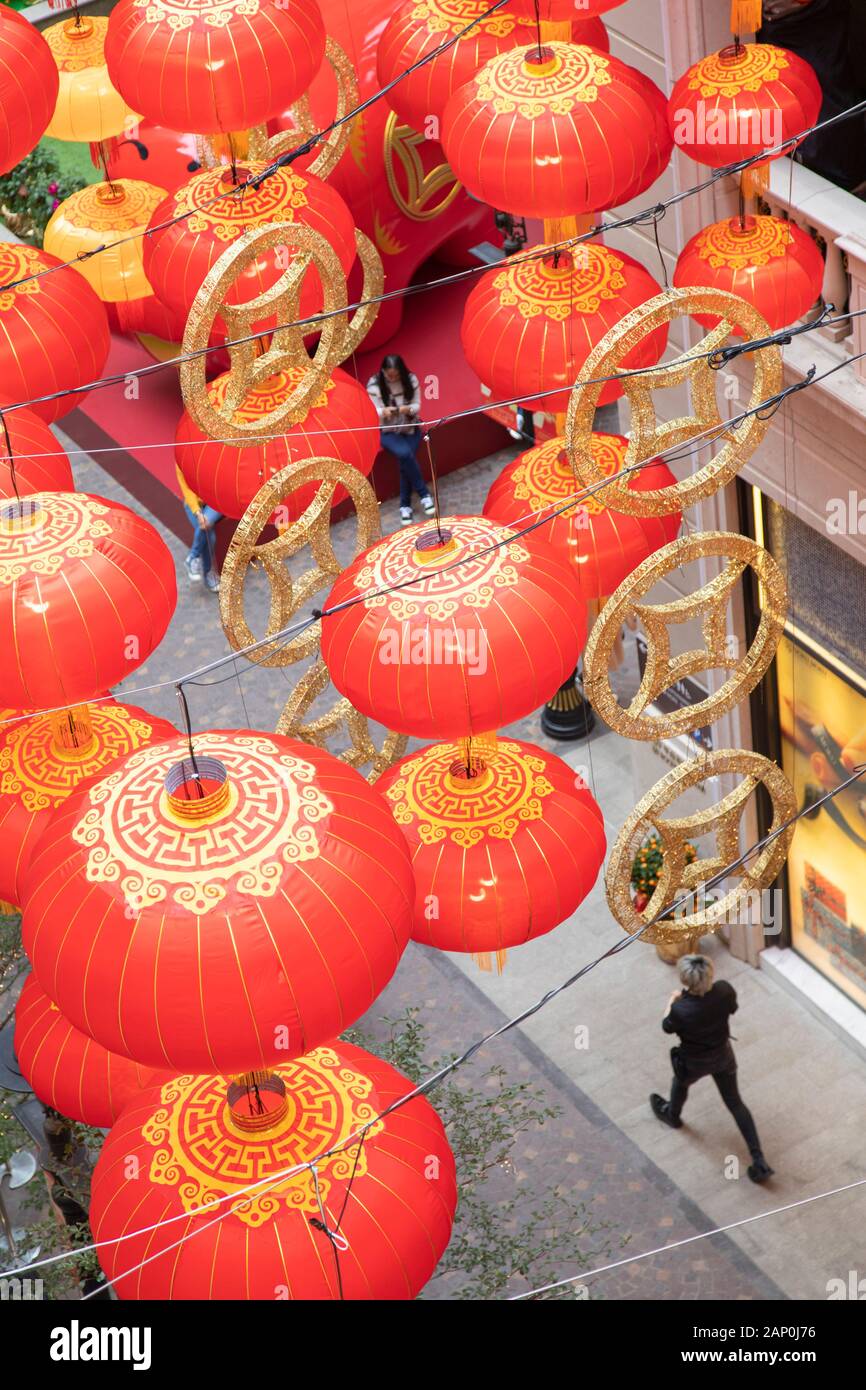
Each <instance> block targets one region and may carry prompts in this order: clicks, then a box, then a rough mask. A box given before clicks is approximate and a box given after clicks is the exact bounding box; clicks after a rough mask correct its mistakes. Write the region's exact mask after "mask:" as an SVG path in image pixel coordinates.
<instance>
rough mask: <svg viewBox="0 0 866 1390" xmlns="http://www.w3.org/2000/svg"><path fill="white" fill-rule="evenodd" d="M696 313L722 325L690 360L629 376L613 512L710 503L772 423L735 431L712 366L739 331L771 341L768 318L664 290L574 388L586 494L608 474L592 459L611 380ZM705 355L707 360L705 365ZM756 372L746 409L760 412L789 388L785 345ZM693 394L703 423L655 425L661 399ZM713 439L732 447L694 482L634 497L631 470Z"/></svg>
mask: <svg viewBox="0 0 866 1390" xmlns="http://www.w3.org/2000/svg"><path fill="white" fill-rule="evenodd" d="M695 314H707V315H712V316H720V317H721V322H720V323H719V324H718V325H717V326H716V327H715V328H714V329H712V331H711V332H709V333H707V334H706V335H705V336H704V337H703V338H702V339H701V341H700V342H699V343H698V344H697V345H696V346H695V347H693V348H690V349H689V351H688V352H687V353H684V354H682V355H681V356H680V357H677V358H675V359H674V361H672V362H667V363H665V364H664V365H663V366H659V367H658V368H654V369H652V370H649V371H646V372H642V373H640V374H635V375H629V374H628V372H627V371H625V372H624V373H623V375H622V377H621V382H622V388H623V392H624V394H625V397H626V400H627V401H628V403H629V407H630V409H631V437H630V439H629V442H628V448H627V450H626V454H625V458H624V460H623V471H622V477H621V478H620V479H619V481H617V482H613V483H611V484H609V485H608V486H607V487H606V488H605V493H604V498H605V503H606V505H607V506H608V507H610V508H611V510H612V511H617V512H625V513H626V514H627V515H629V516H664V515H666V514H667V513H669V512H678V511H682V509H683V508H684V507H688V506H691V505H692V504H693V503H695V502H700V501H702V500H703V499H704V498H706V497H711V496H712V495H713V493H714V492H717V491H718V490H719V488H721V487H724V486H725V484H726V483H728V482H730V481H731V479H732V478H733V477H735V475H736V474H737V472H738V471H739V469H740V468H741V467H742V466H743V464H744V463H745V462H746V461H747V459H749V458H750V457H751V455H752V454H753V453H754V451H755V449H756V448H757V447H758V445H759V444H760V442H761V440H762V439H763V438H764V435H765V434H766V432H767V429H768V428H769V424H770V421H769V419H768V418H764V419H760V418H759V417H758V416H757V415H750V416H748V418H747V419H745V420H743V421H741V423H740V424H738V425H727V424H726V422H725V421H723V420H722V417H721V415H720V414H719V403H718V399H717V396H716V386H717V379H718V372H717V371H715V370H714V369H713V368H712V367H711V366H710V357H709V354H712V353H715V352H717V351H718V349H719V348H720V347H721V346H722V345H723V344H724V343H725V342H726V341H727V340H728V338H729V337H730V336H731V332H732V329H733V327H734V326H737V327H739V328H740V329H742V331H743V332H744V333H745V334H746V336H747V337H748V338H764V337H766V336H767V335H768V334H769V333H770V326H769V324H768V323H767V321H766V319H764V318H762V316H761V315H760V314H759V313H758V311H757V310H756V309H754V308H753V307H752V306H751V305H750V304H747V303H746V301H745V300H744V299H741V298H740V296H739V295H736V294H728V293H726V292H725V291H724V290H717V289H710V288H706V289H700V288H698V289H692V288H689V289H679V290H665V292H664V293H663V294H659V295H656V297H655V298H654V299H650V300H647V302H646V304H642V305H641V306H640V308H638V309H633V310H632V312H631V313H629V314H626V315H625V316H624V317H623V318H622V319H620V321H619V323H617V324H616V325H615V326H614V327H613V328H611V329H610V331H609V332H608V333H606V334H605V336H604V337H603V338H602V340H601V342H600V343H598V344H597V346H596V347H595V348H594V349H593V351H592V352H591V353H590V354H589V357H588V358H587V359H586V362H585V364H584V366H583V368H582V369H581V376H583V377H585V378H587V382H586V384H584V385H579V386H575V388H574V390H573V391H572V393H571V397H570V399H569V402H568V412H567V414H566V420H565V448H566V451H567V453H568V456H569V459H570V461H571V465H572V467H573V468H574V471H575V474H576V476H577V480H578V482H579V483H581V485H582V486H583V487H590V486H592V485H593V484H595V483H601V482H602V481H603V480H604V479H603V474H602V472H601V471H600V469H599V468H598V466H597V464H596V463H595V461H594V460H593V456H592V447H591V445H592V428H593V423H592V422H593V416H594V414H595V410H596V406H597V404H598V398H599V396H600V394H601V391H602V389H603V384H604V383H603V382H602V381H601V380H599V378H602V377H608V376H612V375H614V374H616V373H617V372H618V371H619V370H620V367H621V363H622V362H623V360H624V359H625V358H626V357H627V355H628V354H629V353H630V352H632V351H633V350H634V348H635V347H636V345H637V344H638V343H640V342H641V341H642V340H643V339H644V338H645V337H647V335H648V334H650V333H653V332H654V331H655V330H656V329H659V328H663V327H664V326H665V325H666V324H669V323H671V322H672V321H673V320H674V319H677V318H682V317H684V316H691V315H695ZM698 354H706V355H703V356H699V355H698ZM754 363H755V373H754V379H753V381H752V391H751V396H750V399H749V402H748V404H747V405H746V406H745V410H752V409H754V408H755V407H756V406H759V405H761V403H762V402H764V401H767V400H769V399H771V398H772V397H773V396H775V395H776V394H777V393H778V392H779V391H780V390H781V389H782V354H781V350H780V349H779V348H778V347H777V346H776V345H772V346H770V347H765V348H762V349H761V350H760V352H756V353H755V354H754ZM685 383H688V384H689V387H690V388H691V399H692V404H693V406H694V414H693V415H687V416H681V417H679V418H678V419H675V420H669V421H667V422H663V423H660V422H659V420H658V419H657V417H656V412H655V405H654V403H653V391H655V390H657V389H665V388H669V387H676V386H682V385H684V384H685ZM707 431H709V432H710V437H711V438H716V439H719V440H723V441H724V442H723V444H722V447H721V449H719V451H718V453H717V454H716V455H715V456H714V457H713V458H712V459H711V460H710V461H709V463H705V464H704V465H703V467H701V468H698V469H697V470H696V471H695V472H694V473H692V474H691V475H690V477H688V478H685V479H683V480H682V481H681V482H678V483H676V484H675V485H674V484H671V485H670V486H668V487H664V488H651V489H649V490H647V491H646V492H635V491H631V490H630V489H629V486H628V484H629V475H628V471H627V470H628V469H629V468H630V467H633V466H634V464H637V463H643V462H644V461H645V460H647V459H651V458H655V457H656V456H657V455H658V454H661V453H662V452H663V451H664V450H665V449H673V448H676V447H677V446H679V445H682V444H686V443H688V442H689V441H690V440H692V439H695V438H696V437H697V436H704V435H705V432H707Z"/></svg>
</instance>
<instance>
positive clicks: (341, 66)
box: [250, 35, 361, 179]
mask: <svg viewBox="0 0 866 1390" xmlns="http://www.w3.org/2000/svg"><path fill="white" fill-rule="evenodd" d="M325 62H326V63H329V64H330V66H331V68H332V70H333V73H334V77H335V78H336V81H337V105H336V109H335V111H334V122H335V124H334V127H333V129H332V130H330V131H329V133H328V135H327V137H326V139H325V140H323V141H322V143H321V144H320V146H319V152H318V154H317V155H316V157H315V159H314V160H313V161H312V163H311V164H310V165H309V167H308V168H307V169H305V170H304V172H305V173H306V174H314V175H315V177H316V178H317V179H327V178H329V177H330V175H331V174H332V173H333V172H334V169H335V168H336V167H337V165H338V164H339V162H340V160H341V159H342V157H343V154H344V152H345V149H346V146H347V145H348V143H349V140H350V138H351V135H352V127H353V125H354V124H355V121H356V120H357V117H353V119H352V120H351V121H347V120H345V119H344V117H345V116H346V115H347V114H348V112H349V111H353V110H354V109H355V107H356V106H358V105H360V100H361V98H360V95H359V92H358V81H357V78H356V76H355V69H354V68H353V66H352V63H351V62H350V60H349V58H348V56H347V54H346V53H345V51H344V50H343V49H342V48H341V47H340V45H339V44H338V43H337V41H336V39H332V38H331V37H330V35H329V36H328V40H327V42H326V44H325ZM292 119H293V120H294V122H295V124H294V125H293V126H292V127H291V129H290V130H280V131H277V134H276V135H271V136H269V135H268V133H267V127H266V126H254V127H253V129H252V130H251V131H250V158H251V159H261V160H267V161H271V160H273V159H278V158H279V157H280V155H281V154H286V153H287V152H288V151H289V150H293V149H295V148H296V147H297V146H298V145H301V144H303V142H304V141H305V140H309V138H310V136H311V135H316V134H318V131H319V126H318V124H317V123H316V121H314V120H313V115H312V112H311V110H310V98H309V96H308V95H307V94H306V93H305V94H304V95H303V96H302V97H299V98H298V100H297V101H296V102H295V104H294V106H293V107H292ZM337 121H339V122H340V124H339V125H337V124H336V122H337Z"/></svg>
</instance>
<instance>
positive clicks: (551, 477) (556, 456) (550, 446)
mask: <svg viewBox="0 0 866 1390" xmlns="http://www.w3.org/2000/svg"><path fill="white" fill-rule="evenodd" d="M591 445H592V456H593V462H594V463H595V466H596V467H597V468H598V470H599V472H600V473H601V475H602V477H605V478H612V477H614V476H615V474H617V473H618V472H619V471H620V469H621V468H622V464H623V459H624V458H625V450H626V441H625V440H623V439H619V438H617V437H616V436H615V435H612V434H594V435H593V436H592V441H591ZM511 478H512V484H513V487H514V496H515V497H516V498H517V500H518V501H519V502H525V503H526V504H527V505H526V510H527V512H540V511H543V510H544V509H546V508H547V507H559V506H561V505H562V503H563V502H564V501H565V500H566V499H567V498H568V497H573V496H574V494H575V492H579V491H580V483H579V482H578V480H577V478H576V477H575V474H574V469H573V468H572V466H571V464H570V463H569V460H568V454H567V453H566V450H565V440H564V439H563V438H562V437H561V436H560V435H556V436H555V437H554V438H553V439H547V440H545V442H544V443H543V444H539V445H538V446H537V447H536V448H534V449H528V450H527V451H526V453H525V454H524V455H523V457H522V459H521V462H520V463H519V464H518V465H517V466H516V467H515V468H514V470H513V471H512V474H511ZM607 510H608V507H607V503H606V502H605V492H604V491H601V492H598V493H596V494H595V496H593V497H586V498H584V499H583V501H581V502H575V503H574V504H573V506H571V507H569V508H567V510H565V511H563V512H559V513H558V515H560V516H571V515H572V513H574V512H585V513H586V514H587V515H588V516H600V515H601V513H602V512H606V511H607Z"/></svg>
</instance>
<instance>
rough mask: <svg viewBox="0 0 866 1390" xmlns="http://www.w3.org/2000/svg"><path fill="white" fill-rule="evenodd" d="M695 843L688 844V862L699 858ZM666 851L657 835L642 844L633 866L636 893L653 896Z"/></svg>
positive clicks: (632, 878)
mask: <svg viewBox="0 0 866 1390" xmlns="http://www.w3.org/2000/svg"><path fill="white" fill-rule="evenodd" d="M697 853H698V852H697V850H696V849H695V847H694V845H691V844H687V845H686V863H687V864H693V863H694V861H695V859H696V858H697ZM664 858H665V856H664V851H663V849H662V847H661V845H660V844H659V842H658V840H657V838H656V837H655V835H653V836H651V838H650V839H649V840H647V841H646V843H645V844H643V845H641V847H640V849H639V850H638V852H637V854H636V855H635V857H634V861H633V863H632V866H631V886H632V888H634V890H635V892H636V893H643V894H644V896H645V897H647V898H651V897H652V895H653V890H654V889H655V886H656V884H657V883H658V881H659V876H660V874H661V871H662V864H663V863H664Z"/></svg>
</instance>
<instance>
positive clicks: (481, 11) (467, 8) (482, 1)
mask: <svg viewBox="0 0 866 1390" xmlns="http://www.w3.org/2000/svg"><path fill="white" fill-rule="evenodd" d="M489 8H490V6H489V5H488V4H487V0H421V3H420V4H418V5H416V6H415V8H414V9H413V11H412V18H413V19H420V20H423V21H424V23H425V24H426V25H427V28H428V29H429V30H430V32H431V34H459V32H460V30H461V29H465V28H466V25H467V24H471V23H472V21H473V19H474V20H477V21H478V22H477V24H476V27H475V28H474V29H473V30H472V31H471V34H469V35H467V37H470V38H471V36H472V34H476V33H481V34H491V35H492V36H493V38H496V39H506V38H508V35H509V34H513V33H514V31H515V29H523V30H525V31H526V36H527V38H528V39H532V38H534V37H535V28H534V25H533V22H532V20H531V19H525V18H524V17H523V16H522V15H514V14H509V13H508V11H507V10H498V11H497V12H496V14H486V13H485V11H486V10H488V9H489Z"/></svg>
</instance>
